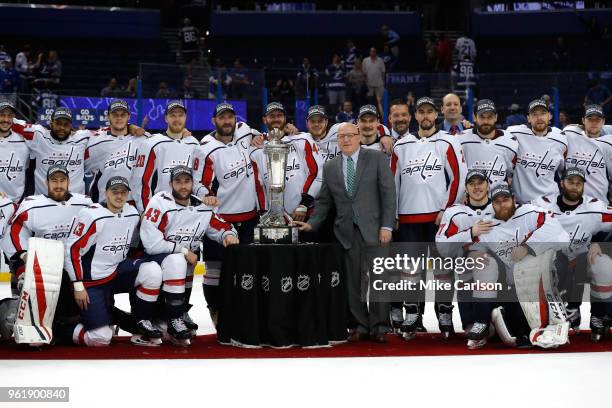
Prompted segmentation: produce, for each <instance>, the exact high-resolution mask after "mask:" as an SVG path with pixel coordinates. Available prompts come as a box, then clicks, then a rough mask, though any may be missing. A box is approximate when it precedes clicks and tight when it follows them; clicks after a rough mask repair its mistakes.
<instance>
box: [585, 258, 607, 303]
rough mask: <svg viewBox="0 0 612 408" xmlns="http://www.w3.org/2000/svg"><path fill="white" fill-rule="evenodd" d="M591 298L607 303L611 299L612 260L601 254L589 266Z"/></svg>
mask: <svg viewBox="0 0 612 408" xmlns="http://www.w3.org/2000/svg"><path fill="white" fill-rule="evenodd" d="M589 269H590V273H591V298H592V299H597V300H601V301H609V300H610V299H611V298H612V258H610V257H609V256H608V255H605V254H602V255H600V256H598V257H596V258H595V262H593V264H592V265H591V266H590V268H589Z"/></svg>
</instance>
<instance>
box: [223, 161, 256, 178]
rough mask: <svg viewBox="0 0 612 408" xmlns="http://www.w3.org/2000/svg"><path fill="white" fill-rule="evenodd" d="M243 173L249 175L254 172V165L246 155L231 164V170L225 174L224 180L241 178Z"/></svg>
mask: <svg viewBox="0 0 612 408" xmlns="http://www.w3.org/2000/svg"><path fill="white" fill-rule="evenodd" d="M243 174H245V175H246V176H247V177H249V176H251V175H252V174H253V165H252V164H251V162H250V161H247V160H246V158H245V157H242V158H241V159H240V160H237V161H235V162H233V163H230V164H229V170H228V171H227V172H226V173H225V174H224V175H223V180H230V179H233V178H239V177H240V176H241V175H243Z"/></svg>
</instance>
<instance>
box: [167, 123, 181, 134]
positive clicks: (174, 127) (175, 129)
mask: <svg viewBox="0 0 612 408" xmlns="http://www.w3.org/2000/svg"><path fill="white" fill-rule="evenodd" d="M168 128H169V129H170V132H172V133H174V134H176V135H180V134H182V133H183V130H185V125H173V124H168Z"/></svg>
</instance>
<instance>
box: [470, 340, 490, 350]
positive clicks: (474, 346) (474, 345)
mask: <svg viewBox="0 0 612 408" xmlns="http://www.w3.org/2000/svg"><path fill="white" fill-rule="evenodd" d="M486 344H487V341H486V340H468V342H467V348H468V349H469V350H478V349H481V348H483V347H484V346H485V345H486Z"/></svg>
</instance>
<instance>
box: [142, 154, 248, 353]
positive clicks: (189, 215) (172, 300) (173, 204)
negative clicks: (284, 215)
mask: <svg viewBox="0 0 612 408" xmlns="http://www.w3.org/2000/svg"><path fill="white" fill-rule="evenodd" d="M170 187H171V192H165V191H162V192H159V193H157V194H155V195H154V196H153V198H152V199H151V201H150V202H149V205H148V206H147V208H146V210H145V212H144V215H143V217H142V225H141V229H140V238H141V240H142V244H143V245H144V248H145V251H146V253H147V257H146V259H147V260H152V261H154V262H150V263H149V264H148V265H152V267H153V268H156V269H157V270H158V271H159V273H160V275H161V276H162V277H163V278H162V281H163V283H162V287H161V296H160V302H163V308H162V309H163V313H164V316H160V317H162V318H163V319H164V320H165V322H166V323H167V331H168V335H169V336H170V340H171V341H172V342H173V343H175V344H178V345H189V344H190V341H189V340H190V339H191V338H193V337H194V336H195V332H196V330H197V328H198V326H197V325H196V324H195V323H193V321H192V320H191V319H190V318H189V315H188V314H187V310H188V308H189V297H190V295H191V285H192V283H193V269H194V266H195V265H196V264H197V262H198V258H199V256H198V253H199V251H200V244H201V243H202V240H203V239H204V235H206V236H208V238H210V239H211V240H213V241H216V242H219V243H222V244H223V246H228V245H235V244H238V233H237V232H236V230H235V229H234V228H233V227H232V224H230V223H228V222H225V221H223V220H222V219H221V218H219V217H218V216H217V215H216V214H215V212H214V211H213V207H211V206H208V205H206V204H204V203H203V202H202V201H201V200H200V199H198V198H197V197H195V196H193V195H191V191H192V188H193V176H192V170H191V169H190V168H189V167H187V166H183V165H179V166H176V167H174V168H173V169H172V170H171V172H170Z"/></svg>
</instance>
